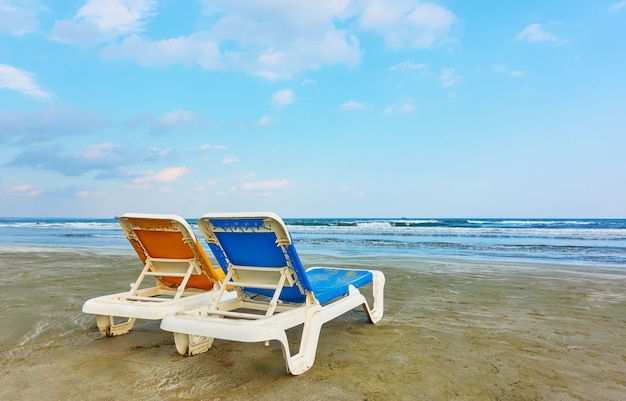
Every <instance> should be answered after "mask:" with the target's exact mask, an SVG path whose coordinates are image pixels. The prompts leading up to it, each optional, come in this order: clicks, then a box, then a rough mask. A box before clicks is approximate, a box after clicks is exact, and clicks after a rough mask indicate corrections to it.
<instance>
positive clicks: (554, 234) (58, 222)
mask: <svg viewBox="0 0 626 401" xmlns="http://www.w3.org/2000/svg"><path fill="white" fill-rule="evenodd" d="M284 220H285V223H286V224H287V227H288V229H289V231H290V233H291V236H292V238H293V241H294V243H295V245H296V249H298V252H299V253H300V254H307V253H309V254H321V255H328V256H333V257H391V256H393V257H423V258H456V259H465V260H493V261H504V262H506V261H511V262H515V261H527V262H541V263H548V264H549V263H553V264H568V265H585V266H599V267H602V266H603V267H616V268H626V219H511V218H504V219H494V218H489V219H480V218H454V219H453V218H436V219H431V218H407V217H402V218H363V219H359V218H287V219H284ZM188 222H189V223H190V225H191V227H192V228H193V229H194V231H195V232H196V234H198V237H200V238H201V235H200V233H199V230H198V226H197V220H194V219H188ZM0 247H2V249H11V248H20V247H28V249H30V250H33V251H36V250H38V249H41V250H45V249H50V248H51V247H52V248H59V249H62V248H89V249H90V250H99V251H102V252H124V251H128V252H129V253H130V252H132V249H131V247H130V245H129V244H128V242H127V240H126V238H125V237H124V233H123V232H122V230H121V228H120V226H119V225H118V222H117V219H115V218H111V219H89V218H87V219H76V218H71V219H64V218H0Z"/></svg>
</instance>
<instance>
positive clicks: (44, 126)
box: [0, 104, 109, 143]
mask: <svg viewBox="0 0 626 401" xmlns="http://www.w3.org/2000/svg"><path fill="white" fill-rule="evenodd" d="M108 125H109V122H108V121H107V120H106V119H105V118H104V117H103V116H102V115H101V114H100V113H99V112H97V111H89V110H87V111H84V110H78V109H75V108H73V107H68V106H64V105H60V104H52V105H51V106H48V107H45V108H43V109H41V110H39V111H37V112H35V113H2V112H0V143H2V142H7V143H34V142H36V143H40V142H46V141H52V140H58V139H60V138H65V137H68V136H76V135H88V134H92V133H94V132H96V131H98V130H99V129H101V128H104V127H107V126H108Z"/></svg>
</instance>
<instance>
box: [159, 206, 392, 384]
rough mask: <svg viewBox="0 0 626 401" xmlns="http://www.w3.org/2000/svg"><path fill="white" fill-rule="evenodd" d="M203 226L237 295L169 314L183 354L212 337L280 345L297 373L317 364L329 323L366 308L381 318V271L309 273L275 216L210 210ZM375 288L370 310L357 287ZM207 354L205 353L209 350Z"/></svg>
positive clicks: (168, 326)
mask: <svg viewBox="0 0 626 401" xmlns="http://www.w3.org/2000/svg"><path fill="white" fill-rule="evenodd" d="M198 225H199V227H200V230H201V231H202V233H203V235H204V237H205V239H206V241H207V243H208V244H209V247H210V248H211V250H212V251H213V253H214V254H215V256H216V258H217V261H218V262H219V264H220V266H221V267H222V269H224V272H225V273H226V278H225V280H224V284H225V285H223V286H221V288H220V290H219V291H220V292H221V293H224V291H225V290H226V288H227V287H228V288H231V287H234V288H235V290H236V292H237V295H238V296H237V298H236V299H234V300H230V301H228V300H220V299H219V298H218V301H217V302H213V303H211V304H210V305H207V306H204V307H201V308H196V309H193V310H186V311H179V312H176V313H174V314H170V315H168V316H166V317H165V318H164V319H163V320H162V322H161V328H162V329H163V330H166V331H171V332H174V334H175V335H174V338H175V342H176V348H177V349H178V352H180V353H181V354H192V353H194V352H193V351H192V350H191V349H190V347H189V344H190V343H191V342H193V341H194V339H196V338H202V337H212V338H219V339H225V340H232V341H242V342H265V343H266V344H268V343H269V341H270V340H277V341H279V342H280V344H281V346H282V350H283V355H284V357H285V360H286V364H287V371H288V372H290V373H291V374H293V375H299V374H301V373H304V372H306V371H307V370H309V369H310V368H311V366H313V362H314V360H315V353H316V350H317V343H318V339H319V334H320V331H321V327H322V325H323V324H324V323H326V322H328V321H330V320H332V319H334V318H336V317H338V316H340V315H342V314H344V313H346V312H348V311H350V310H351V309H354V308H355V307H357V306H363V309H364V310H365V312H366V314H367V317H368V318H369V320H370V322H372V323H376V322H378V321H379V320H380V319H381V318H382V316H383V289H384V284H385V276H384V275H383V273H382V272H380V271H377V270H357V269H336V268H327V267H316V268H310V269H308V270H306V271H305V269H304V267H303V266H302V264H301V262H300V258H299V257H298V254H297V253H296V249H295V247H294V246H293V244H292V241H291V236H290V235H289V233H288V232H287V227H286V226H285V224H284V222H283V221H282V220H281V218H280V217H278V216H277V215H275V214H273V213H236V214H223V213H219V214H217V213H213V214H207V215H204V216H203V217H202V218H201V219H200V220H199V221H198ZM368 283H372V288H373V308H371V309H370V307H369V304H368V302H367V300H366V298H365V297H364V296H363V295H362V294H361V293H360V292H359V290H358V288H359V287H361V286H363V285H365V284H368ZM298 325H303V328H302V337H301V341H300V348H299V350H298V352H297V353H296V354H294V355H291V351H290V348H289V344H288V342H287V334H286V330H287V329H290V328H292V327H296V326H298ZM204 350H205V349H203V351H204Z"/></svg>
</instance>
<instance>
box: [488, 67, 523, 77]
mask: <svg viewBox="0 0 626 401" xmlns="http://www.w3.org/2000/svg"><path fill="white" fill-rule="evenodd" d="M491 68H492V69H493V70H494V71H495V72H497V73H498V74H503V75H509V76H511V77H521V76H524V75H526V71H524V70H509V69H508V68H507V66H506V65H504V64H494V65H492V66H491Z"/></svg>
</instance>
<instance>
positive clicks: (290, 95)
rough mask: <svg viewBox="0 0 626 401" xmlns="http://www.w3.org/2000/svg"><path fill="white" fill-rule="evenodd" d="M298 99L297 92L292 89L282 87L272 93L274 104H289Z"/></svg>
mask: <svg viewBox="0 0 626 401" xmlns="http://www.w3.org/2000/svg"><path fill="white" fill-rule="evenodd" d="M295 101H296V94H295V93H294V91H292V90H291V89H281V90H279V91H278V92H276V93H274V94H273V95H272V106H274V107H283V106H288V105H290V104H292V103H293V102H295Z"/></svg>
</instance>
